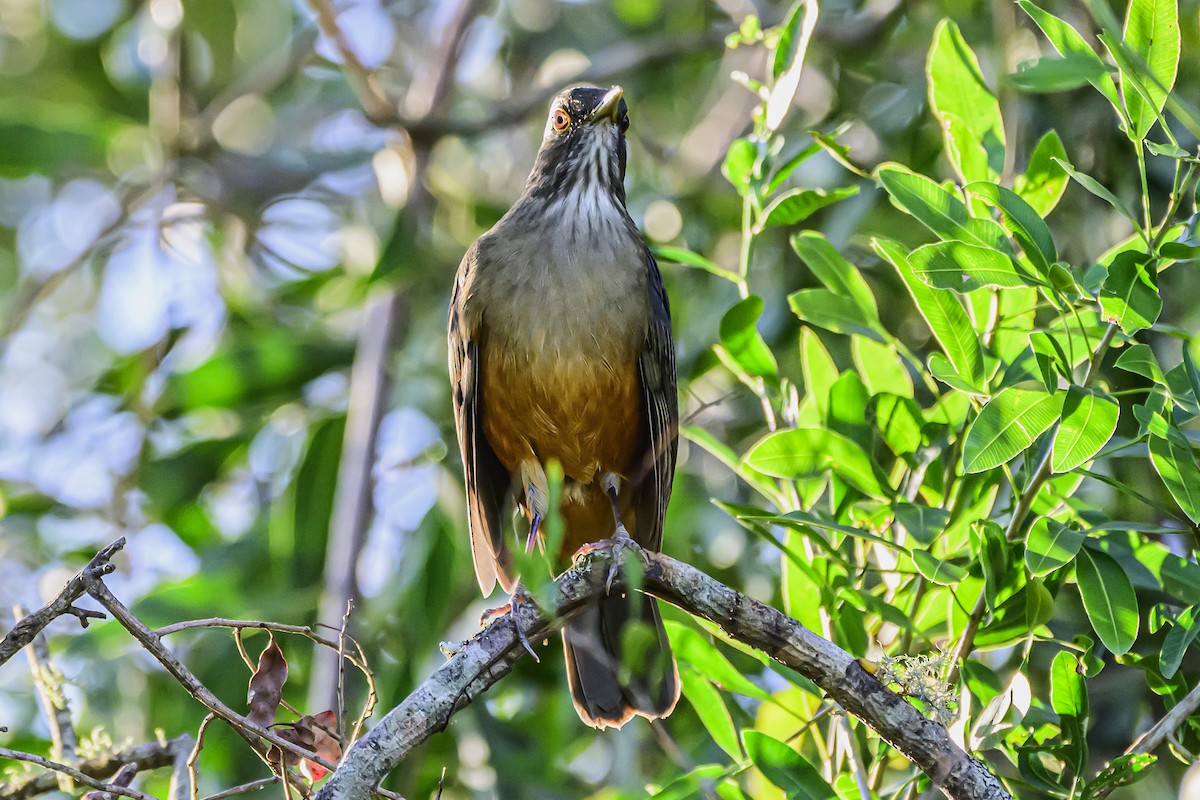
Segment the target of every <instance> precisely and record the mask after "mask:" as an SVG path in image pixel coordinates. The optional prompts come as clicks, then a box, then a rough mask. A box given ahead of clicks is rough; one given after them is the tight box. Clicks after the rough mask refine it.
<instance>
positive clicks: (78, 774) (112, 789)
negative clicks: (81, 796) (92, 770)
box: [0, 747, 154, 800]
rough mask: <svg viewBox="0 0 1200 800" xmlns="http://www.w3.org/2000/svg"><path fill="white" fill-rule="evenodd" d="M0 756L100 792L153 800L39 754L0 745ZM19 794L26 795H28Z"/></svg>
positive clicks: (138, 799) (135, 799)
mask: <svg viewBox="0 0 1200 800" xmlns="http://www.w3.org/2000/svg"><path fill="white" fill-rule="evenodd" d="M0 758H11V759H12V760H13V761H24V762H25V763H27V764H36V765H37V766H39V767H45V768H46V769H50V770H54V771H55V772H59V773H62V774H64V775H70V776H71V777H72V778H74V779H75V780H76V781H77V782H78V783H82V784H83V785H84V786H90V787H92V788H93V789H99V790H100V791H101V792H106V793H108V794H119V795H124V796H125V797H132V798H133V800H154V798H153V797H151V796H150V795H147V794H142V793H141V792H139V791H138V790H137V789H130V788H129V787H127V786H117V785H115V784H112V783H104V782H103V781H98V780H96V779H95V778H93V777H92V776H91V775H87V774H85V773H84V772H82V771H80V770H78V769H75V767H72V766H68V765H67V764H60V763H58V762H57V761H51V760H50V759H48V758H42V757H41V756H35V755H33V754H32V753H22V752H20V751H19V750H9V749H8V748H7V747H0ZM125 766H126V767H128V766H129V765H128V764H127V765H125ZM122 769H124V767H122ZM30 784H32V782H30ZM42 791H46V789H43V790H42ZM14 796H15V795H10V794H8V793H7V792H6V793H4V797H5V798H10V797H14ZM21 796H23V797H28V796H29V795H21Z"/></svg>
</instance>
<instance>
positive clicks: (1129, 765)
mask: <svg viewBox="0 0 1200 800" xmlns="http://www.w3.org/2000/svg"><path fill="white" fill-rule="evenodd" d="M1156 761H1158V756H1155V755H1151V754H1149V753H1127V754H1125V755H1120V756H1117V757H1116V758H1114V759H1113V760H1112V763H1110V764H1109V765H1108V766H1107V767H1105V768H1104V769H1102V770H1100V773H1099V774H1098V775H1096V777H1095V778H1093V779H1092V780H1090V781H1088V784H1087V786H1086V787H1085V788H1084V790H1083V798H1082V800H1096V798H1101V797H1104V796H1106V795H1107V794H1108V793H1109V792H1110V791H1112V790H1113V789H1115V788H1117V787H1119V786H1128V785H1130V784H1131V783H1136V782H1137V781H1140V780H1141V779H1142V778H1144V777H1146V769H1147V768H1148V767H1150V766H1152V765H1153V764H1154V763H1155V762H1156Z"/></svg>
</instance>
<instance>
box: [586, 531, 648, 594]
mask: <svg viewBox="0 0 1200 800" xmlns="http://www.w3.org/2000/svg"><path fill="white" fill-rule="evenodd" d="M599 550H609V551H611V552H612V566H610V567H609V568H608V576H607V577H606V578H605V580H604V593H605V594H610V593H611V592H612V585H613V581H614V580H615V579H616V577H617V574H618V573H619V572H620V571H621V566H622V565H623V564H624V563H625V557H624V555H623V554H622V552H621V551H623V550H626V551H629V552H632V553H637V555H638V557H639V558H640V559H641V560H642V563H643V565H646V566H649V564H650V559H649V557H648V556H647V555H646V551H645V550H643V549H642V548H641V546H640V545H639V544H638V543H637V542H635V541H634V540H633V537H632V536H630V535H629V529H628V528H626V527H625V526H624V525H618V526H617V529H616V530H615V531H614V532H613V535H612V536H610V537H608V538H607V539H601V540H600V541H598V542H591V543H590V544H585V545H584V546H583V547H581V548H579V549H578V550H576V551H575V554H574V555H573V556H571V561H572V563H578V561H579V560H580V559H582V558H584V557H585V556H588V555H590V554H592V553H595V552H597V551H599Z"/></svg>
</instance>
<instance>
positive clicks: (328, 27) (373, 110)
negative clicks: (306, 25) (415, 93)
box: [308, 0, 396, 125]
mask: <svg viewBox="0 0 1200 800" xmlns="http://www.w3.org/2000/svg"><path fill="white" fill-rule="evenodd" d="M308 6H309V8H311V9H312V10H313V13H314V14H316V15H317V27H318V28H320V29H321V33H323V34H325V35H326V36H327V37H329V40H330V41H331V42H333V46H334V47H335V48H336V49H337V52H338V56H339V57H340V58H341V59H342V68H343V69H344V71H345V73H346V78H347V80H348V81H349V82H350V88H352V89H353V90H354V93H355V94H356V95H357V96H358V101H359V103H360V104H361V105H362V107H363V111H364V112H366V115H367V117H368V118H369V119H371V121H373V122H375V123H376V124H379V125H385V124H387V123H386V121H387V120H388V119H389V118H391V117H394V116H395V114H396V108H395V104H394V103H393V102H392V101H391V100H389V99H388V96H387V94H386V93H385V92H384V91H383V88H382V87H380V85H379V79H378V77H377V76H376V75H375V73H374V72H373V71H371V70H370V69H368V68H367V66H366V65H365V64H363V62H362V59H360V58H359V57H358V53H356V52H355V51H354V47H353V46H352V45H351V44H350V40H349V39H347V38H346V34H345V33H343V32H342V28H341V26H340V25H338V18H337V9H336V8H334V6H333V3H332V2H331V0H308Z"/></svg>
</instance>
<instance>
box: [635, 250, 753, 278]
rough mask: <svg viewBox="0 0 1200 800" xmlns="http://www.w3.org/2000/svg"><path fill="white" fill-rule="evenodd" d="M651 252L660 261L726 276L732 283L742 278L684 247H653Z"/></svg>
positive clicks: (722, 276)
mask: <svg viewBox="0 0 1200 800" xmlns="http://www.w3.org/2000/svg"><path fill="white" fill-rule="evenodd" d="M650 252H651V253H652V254H653V255H654V257H655V258H656V259H657V260H658V261H659V262H660V263H661V262H669V263H674V264H683V265H684V266H685V267H694V268H695V269H701V270H704V271H705V272H708V273H711V274H713V275H716V276H717V277H719V278H724V279H725V280H727V281H730V282H731V283H737V282H738V281H739V280H740V278H739V277H738V275H737V273H736V272H733V271H732V270H727V269H725V268H724V267H719V266H717V265H716V264H714V263H713V262H711V261H709V260H708V259H707V258H705V257H704V256H702V255H700V254H698V253H693V252H692V251H691V250H687V249H684V248H682V247H652V248H650Z"/></svg>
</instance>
